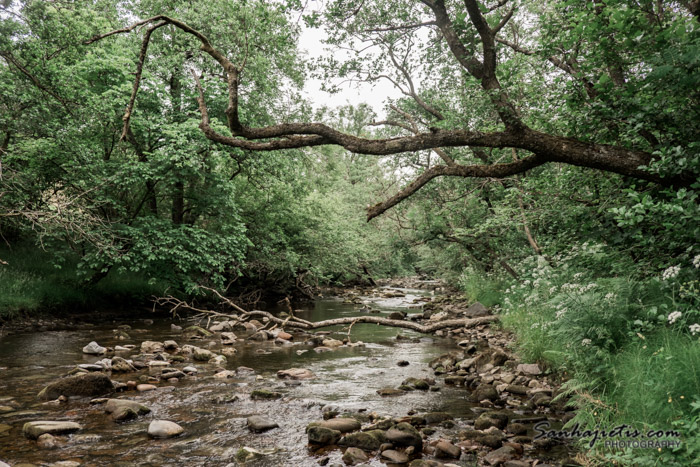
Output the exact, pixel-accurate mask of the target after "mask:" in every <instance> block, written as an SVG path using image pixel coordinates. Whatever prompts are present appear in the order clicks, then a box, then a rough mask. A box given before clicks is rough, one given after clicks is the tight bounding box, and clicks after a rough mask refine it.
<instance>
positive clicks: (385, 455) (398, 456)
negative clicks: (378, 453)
mask: <svg viewBox="0 0 700 467" xmlns="http://www.w3.org/2000/svg"><path fill="white" fill-rule="evenodd" d="M382 459H384V460H388V461H389V462H391V463H394V464H406V463H407V462H408V456H407V455H406V454H405V453H403V452H401V451H395V450H394V449H387V450H386V451H382Z"/></svg>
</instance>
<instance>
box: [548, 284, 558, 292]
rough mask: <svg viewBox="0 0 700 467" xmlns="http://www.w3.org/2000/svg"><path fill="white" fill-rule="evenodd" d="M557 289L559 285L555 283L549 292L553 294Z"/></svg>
mask: <svg viewBox="0 0 700 467" xmlns="http://www.w3.org/2000/svg"><path fill="white" fill-rule="evenodd" d="M556 291H557V286H556V285H555V286H554V287H550V288H549V293H550V294H553V293H554V292H556Z"/></svg>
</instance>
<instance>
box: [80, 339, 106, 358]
mask: <svg viewBox="0 0 700 467" xmlns="http://www.w3.org/2000/svg"><path fill="white" fill-rule="evenodd" d="M105 352H107V349H106V348H105V347H102V346H101V345H100V344H98V343H97V342H95V341H92V342H90V343H89V344H88V345H86V346H85V347H83V353H85V354H88V355H102V354H103V353H105Z"/></svg>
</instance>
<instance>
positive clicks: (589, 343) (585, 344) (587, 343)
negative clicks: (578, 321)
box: [581, 339, 592, 347]
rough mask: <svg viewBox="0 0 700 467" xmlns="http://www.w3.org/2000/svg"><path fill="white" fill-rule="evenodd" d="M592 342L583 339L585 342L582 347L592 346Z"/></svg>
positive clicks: (582, 342)
mask: <svg viewBox="0 0 700 467" xmlns="http://www.w3.org/2000/svg"><path fill="white" fill-rule="evenodd" d="M591 342H592V341H591V340H590V339H583V340H582V341H581V345H582V346H584V347H586V346H589V345H591Z"/></svg>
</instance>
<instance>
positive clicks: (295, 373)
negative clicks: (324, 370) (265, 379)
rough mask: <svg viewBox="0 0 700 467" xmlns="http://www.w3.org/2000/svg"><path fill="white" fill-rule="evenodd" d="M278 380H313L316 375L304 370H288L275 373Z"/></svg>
mask: <svg viewBox="0 0 700 467" xmlns="http://www.w3.org/2000/svg"><path fill="white" fill-rule="evenodd" d="M277 377H278V378H289V379H309V378H315V377H316V375H315V374H313V373H312V372H311V370H307V369H306V368H290V369H289V370H280V371H278V372H277Z"/></svg>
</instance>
